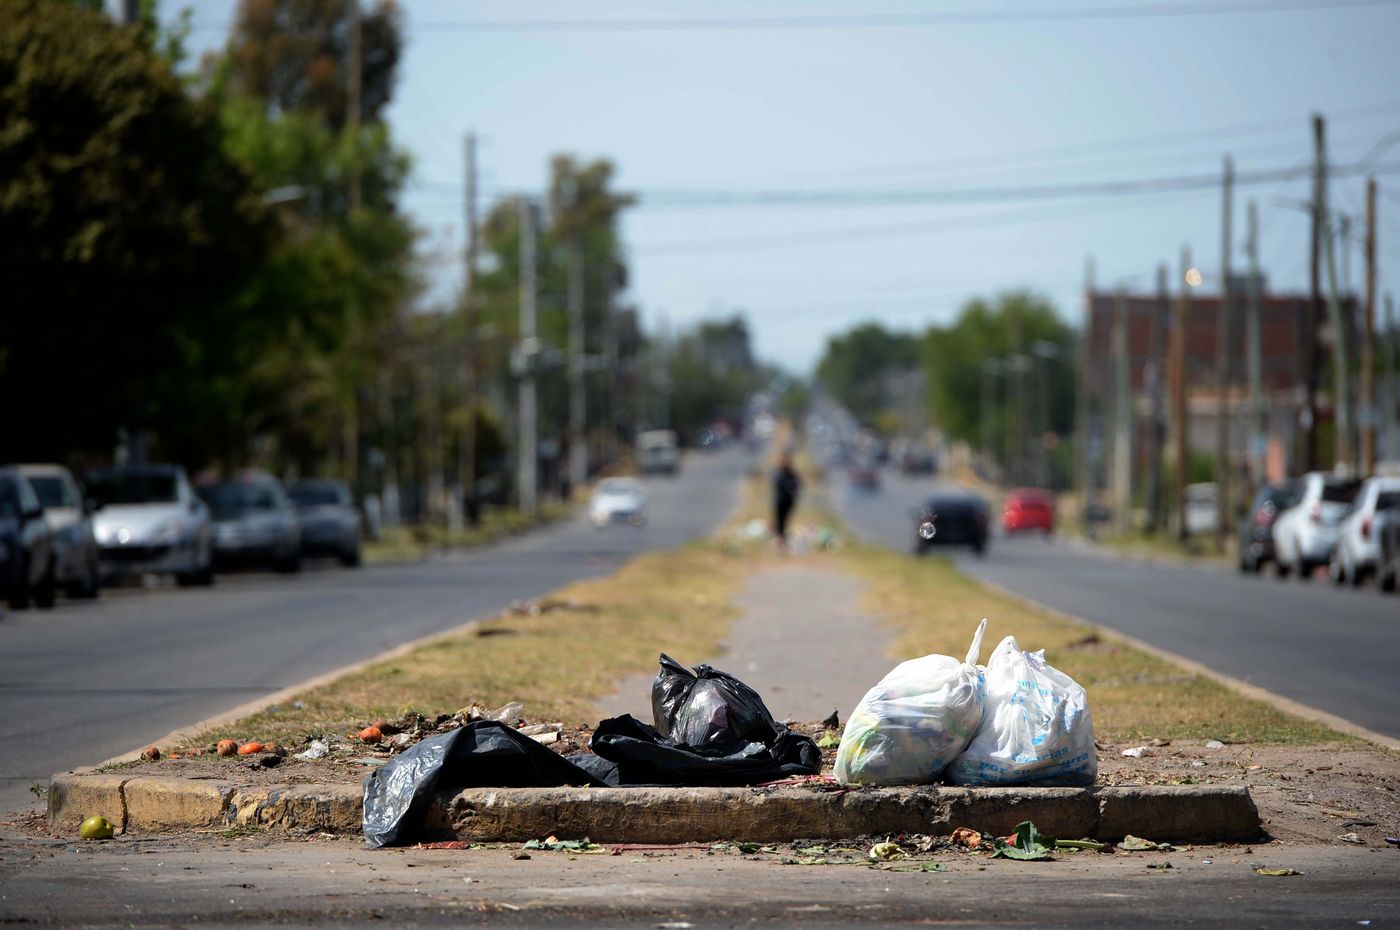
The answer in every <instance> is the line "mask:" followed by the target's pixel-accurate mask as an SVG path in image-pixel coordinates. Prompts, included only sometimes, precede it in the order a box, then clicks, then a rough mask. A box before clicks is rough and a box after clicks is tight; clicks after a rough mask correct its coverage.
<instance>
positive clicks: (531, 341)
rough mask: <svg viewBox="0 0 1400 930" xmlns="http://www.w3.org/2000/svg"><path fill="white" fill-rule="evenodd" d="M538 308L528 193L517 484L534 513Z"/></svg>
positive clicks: (523, 206)
mask: <svg viewBox="0 0 1400 930" xmlns="http://www.w3.org/2000/svg"><path fill="white" fill-rule="evenodd" d="M537 328H538V309H537V307H536V303H535V205H534V204H533V203H531V202H530V200H529V198H528V197H522V198H521V200H520V359H521V363H522V364H521V373H520V397H519V403H520V452H519V455H518V459H519V461H517V463H516V467H517V479H516V484H517V485H518V486H519V488H520V509H521V510H522V511H523V512H524V513H526V514H528V515H530V516H534V515H535V513H536V511H537V510H538V509H539V493H538V492H539V483H540V482H539V472H538V466H539V433H538V427H537V425H536V420H537V416H538V413H537V409H536V400H535V364H536V360H537V359H538V358H539V349H540V340H539V336H537V335H536V332H535V331H536V329H537Z"/></svg>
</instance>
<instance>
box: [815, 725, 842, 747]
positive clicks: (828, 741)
mask: <svg viewBox="0 0 1400 930" xmlns="http://www.w3.org/2000/svg"><path fill="white" fill-rule="evenodd" d="M817 745H818V746H819V747H821V748H822V749H831V748H833V747H835V746H840V745H841V737H840V735H838V734H837V732H836V731H835V730H827V731H826V732H825V733H823V734H822V735H821V736H818V737H817Z"/></svg>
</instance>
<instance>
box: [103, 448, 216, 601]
mask: <svg viewBox="0 0 1400 930" xmlns="http://www.w3.org/2000/svg"><path fill="white" fill-rule="evenodd" d="M84 484H85V485H86V488H87V494H88V496H89V497H90V498H92V499H93V500H94V501H95V502H96V503H97V505H99V507H100V509H99V510H98V511H97V512H96V513H95V514H94V515H93V521H92V524H93V525H92V529H93V535H95V536H96V537H97V547H98V558H99V565H100V567H101V571H102V577H103V578H104V579H107V578H121V577H124V576H133V575H142V574H148V573H149V574H169V575H174V576H175V580H176V581H178V582H179V583H180V584H182V585H190V584H212V583H213V581H214V540H213V533H212V530H211V528H210V521H209V508H207V507H205V506H204V503H203V502H202V501H201V500H200V499H199V497H198V496H197V495H196V494H195V493H194V488H192V487H191V486H190V480H189V478H188V477H186V475H185V470H184V469H183V468H181V467H180V466H178V465H119V466H116V467H114V468H99V469H96V470H94V471H91V472H89V473H88V474H87V476H86V480H85V482H84Z"/></svg>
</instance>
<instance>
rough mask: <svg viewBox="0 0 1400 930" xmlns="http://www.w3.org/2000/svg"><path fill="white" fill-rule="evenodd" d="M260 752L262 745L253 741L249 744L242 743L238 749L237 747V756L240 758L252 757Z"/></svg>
mask: <svg viewBox="0 0 1400 930" xmlns="http://www.w3.org/2000/svg"><path fill="white" fill-rule="evenodd" d="M262 751H263V744H262V743H259V742H258V741H257V740H254V741H253V742H251V743H244V744H243V745H242V746H239V747H238V754H239V755H240V756H252V755H256V754H258V753H260V752H262Z"/></svg>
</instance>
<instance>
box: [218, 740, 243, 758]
mask: <svg viewBox="0 0 1400 930" xmlns="http://www.w3.org/2000/svg"><path fill="white" fill-rule="evenodd" d="M215 751H216V752H217V753H218V754H219V755H221V756H234V755H237V754H238V743H237V742H235V741H234V740H231V739H221V740H219V743H218V746H217V748H216V749H215Z"/></svg>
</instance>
